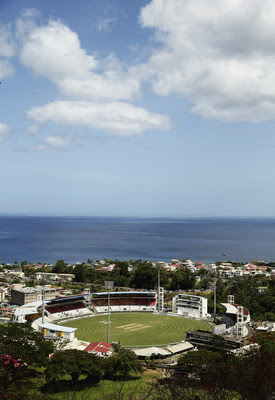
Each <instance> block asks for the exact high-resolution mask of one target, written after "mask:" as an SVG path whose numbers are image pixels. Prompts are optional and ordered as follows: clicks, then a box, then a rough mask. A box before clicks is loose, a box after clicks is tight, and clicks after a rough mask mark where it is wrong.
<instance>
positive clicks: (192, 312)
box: [173, 293, 207, 318]
mask: <svg viewBox="0 0 275 400" xmlns="http://www.w3.org/2000/svg"><path fill="white" fill-rule="evenodd" d="M173 312H174V313H177V314H179V315H183V316H186V317H195V318H205V317H206V314H207V299H206V298H205V297H201V296H194V295H191V294H185V293H180V294H177V295H176V296H175V297H173Z"/></svg>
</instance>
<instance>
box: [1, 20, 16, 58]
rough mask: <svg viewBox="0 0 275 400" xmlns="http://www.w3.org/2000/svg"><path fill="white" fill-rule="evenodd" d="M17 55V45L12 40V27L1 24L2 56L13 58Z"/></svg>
mask: <svg viewBox="0 0 275 400" xmlns="http://www.w3.org/2000/svg"><path fill="white" fill-rule="evenodd" d="M15 53H16V45H15V42H14V40H13V39H12V34H11V29H10V26H9V25H8V26H5V25H2V24H0V56H1V57H13V56H14V55H15Z"/></svg>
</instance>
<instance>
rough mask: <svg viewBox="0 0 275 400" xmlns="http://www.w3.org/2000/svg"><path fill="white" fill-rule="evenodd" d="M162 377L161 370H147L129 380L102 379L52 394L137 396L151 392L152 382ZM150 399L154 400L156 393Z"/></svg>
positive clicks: (69, 398)
mask: <svg viewBox="0 0 275 400" xmlns="http://www.w3.org/2000/svg"><path fill="white" fill-rule="evenodd" d="M161 377H162V372H161V371H160V370H145V371H144V374H143V375H142V376H139V375H137V376H133V377H132V379H130V380H128V381H125V382H124V381H110V380H101V381H100V382H99V384H98V385H97V386H94V387H90V388H86V389H82V390H75V391H74V390H72V389H71V390H69V391H64V392H63V391H61V392H60V393H54V394H51V395H50V397H53V399H62V400H92V399H94V398H95V397H97V398H100V399H105V398H106V397H107V396H108V395H109V394H110V393H116V394H117V393H119V392H121V393H123V396H126V395H128V396H129V395H130V394H133V393H134V394H135V395H136V396H138V395H141V396H142V394H144V393H149V392H150V390H151V384H152V383H154V382H156V379H157V378H161ZM148 399H150V400H153V399H154V395H153V394H152V396H151V397H149V398H148Z"/></svg>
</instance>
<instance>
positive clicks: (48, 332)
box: [39, 323, 77, 342]
mask: <svg viewBox="0 0 275 400" xmlns="http://www.w3.org/2000/svg"><path fill="white" fill-rule="evenodd" d="M39 328H40V331H41V333H42V335H43V336H44V337H47V338H59V339H64V340H68V341H69V342H72V341H73V340H74V333H75V331H76V330H77V329H76V328H70V327H68V326H61V325H55V324H51V323H46V324H41V325H40V326H39Z"/></svg>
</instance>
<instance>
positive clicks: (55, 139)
mask: <svg viewBox="0 0 275 400" xmlns="http://www.w3.org/2000/svg"><path fill="white" fill-rule="evenodd" d="M77 144H78V142H77V140H75V139H71V138H69V137H65V136H48V137H46V139H45V140H44V141H43V142H42V143H39V144H38V145H36V146H32V147H29V148H28V150H31V151H53V150H67V149H68V148H70V147H74V146H76V145H77Z"/></svg>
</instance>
